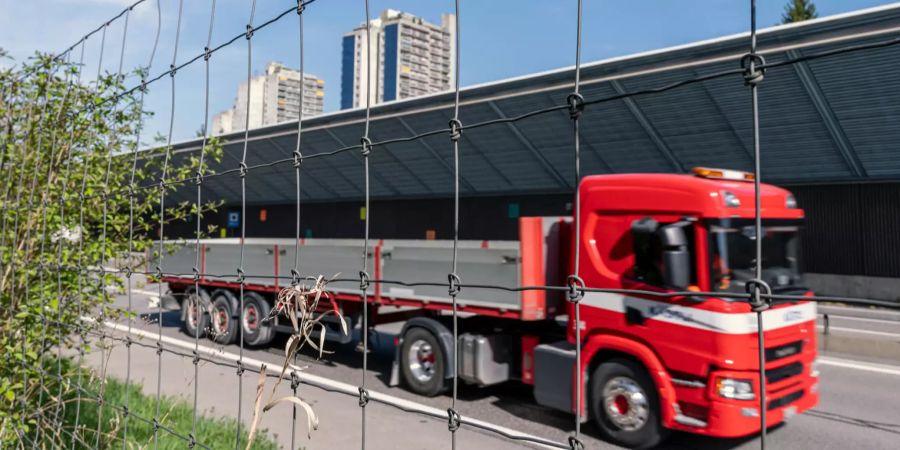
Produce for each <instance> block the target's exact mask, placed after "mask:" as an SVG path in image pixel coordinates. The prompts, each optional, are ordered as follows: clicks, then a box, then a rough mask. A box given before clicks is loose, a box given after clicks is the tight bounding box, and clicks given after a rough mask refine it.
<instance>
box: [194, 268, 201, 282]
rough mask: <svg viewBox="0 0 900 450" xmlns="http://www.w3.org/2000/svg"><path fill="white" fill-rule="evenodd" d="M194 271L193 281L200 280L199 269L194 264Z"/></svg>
mask: <svg viewBox="0 0 900 450" xmlns="http://www.w3.org/2000/svg"><path fill="white" fill-rule="evenodd" d="M192 270H193V272H194V282H198V281H200V269H197V267H196V266H194V268H193V269H192Z"/></svg>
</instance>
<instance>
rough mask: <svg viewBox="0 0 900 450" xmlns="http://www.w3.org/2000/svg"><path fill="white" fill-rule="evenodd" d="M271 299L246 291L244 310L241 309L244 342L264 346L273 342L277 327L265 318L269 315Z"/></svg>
mask: <svg viewBox="0 0 900 450" xmlns="http://www.w3.org/2000/svg"><path fill="white" fill-rule="evenodd" d="M270 310H271V307H270V306H269V301H268V300H266V299H265V298H264V297H263V296H262V295H260V294H258V293H256V292H246V291H245V292H244V310H243V311H241V327H243V329H244V343H245V344H247V345H252V346H263V345H267V344H268V343H270V342H272V338H274V337H275V328H274V327H273V326H272V324H271V323H269V322H265V323H264V322H263V319H265V318H266V317H268V316H269V311H270Z"/></svg>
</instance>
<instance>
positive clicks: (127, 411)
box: [122, 405, 130, 417]
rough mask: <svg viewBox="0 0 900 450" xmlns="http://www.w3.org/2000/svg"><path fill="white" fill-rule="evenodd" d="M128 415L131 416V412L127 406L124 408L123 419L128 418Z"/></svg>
mask: <svg viewBox="0 0 900 450" xmlns="http://www.w3.org/2000/svg"><path fill="white" fill-rule="evenodd" d="M128 414H130V411H129V410H128V406H127V405H125V406H122V417H128Z"/></svg>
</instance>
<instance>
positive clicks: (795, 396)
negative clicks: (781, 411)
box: [766, 390, 803, 410]
mask: <svg viewBox="0 0 900 450" xmlns="http://www.w3.org/2000/svg"><path fill="white" fill-rule="evenodd" d="M800 397H803V391H802V390H799V391H797V392H792V393H790V394H788V395H785V396H784V397H781V398H776V399H775V400H772V401H771V402H769V405H768V406H767V407H766V409H770V410H771V409H777V408H781V407H782V406H787V405H790V404H791V403H793V402H795V401H797V400H799V399H800Z"/></svg>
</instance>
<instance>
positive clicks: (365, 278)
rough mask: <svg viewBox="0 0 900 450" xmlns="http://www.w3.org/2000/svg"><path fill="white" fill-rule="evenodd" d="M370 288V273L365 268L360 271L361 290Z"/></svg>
mask: <svg viewBox="0 0 900 450" xmlns="http://www.w3.org/2000/svg"><path fill="white" fill-rule="evenodd" d="M368 288H369V274H368V273H366V271H364V270H360V271H359V290H361V291H364V290H366V289H368Z"/></svg>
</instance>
